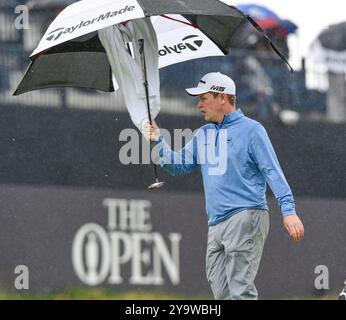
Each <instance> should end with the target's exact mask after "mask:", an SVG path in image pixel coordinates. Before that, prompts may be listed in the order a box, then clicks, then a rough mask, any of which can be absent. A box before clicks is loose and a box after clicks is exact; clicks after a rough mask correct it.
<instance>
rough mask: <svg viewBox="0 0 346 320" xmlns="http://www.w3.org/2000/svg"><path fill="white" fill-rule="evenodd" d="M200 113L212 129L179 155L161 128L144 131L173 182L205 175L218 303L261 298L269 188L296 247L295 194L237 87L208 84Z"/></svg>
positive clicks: (210, 262) (300, 229) (199, 92)
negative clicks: (245, 109)
mask: <svg viewBox="0 0 346 320" xmlns="http://www.w3.org/2000/svg"><path fill="white" fill-rule="evenodd" d="M186 91H187V92H188V94H190V95H192V96H198V97H199V102H198V108H199V110H200V111H201V112H202V114H203V116H204V119H205V120H206V121H207V122H208V124H206V125H204V126H202V127H201V128H200V129H199V130H197V132H196V133H195V134H194V136H193V138H192V139H191V141H190V142H189V143H187V144H186V146H185V147H184V148H183V149H182V150H180V151H179V152H173V151H172V150H171V149H170V148H169V146H168V145H167V144H166V142H165V141H164V139H163V137H162V136H161V135H160V130H159V128H158V127H157V125H156V123H155V122H153V123H152V125H151V126H150V125H149V124H148V126H146V128H144V130H143V134H144V136H145V138H146V139H147V140H149V139H150V140H151V141H156V148H157V150H158V151H159V156H160V157H159V162H160V165H161V167H162V168H163V169H164V170H166V171H167V172H169V173H170V174H172V175H183V174H187V173H190V172H193V171H194V170H196V169H197V168H200V170H201V171H202V177H203V185H204V192H205V200H206V212H207V215H208V225H209V230H208V244H207V253H206V271H207V279H208V282H209V284H210V286H211V289H212V292H213V295H214V298H215V299H257V297H258V295H257V290H256V287H255V285H254V280H255V277H256V274H257V270H258V267H259V264H260V260H261V255H262V251H263V246H264V243H265V240H266V237H267V234H268V230H269V218H268V205H267V201H266V195H265V192H266V184H267V183H268V184H269V186H270V188H271V190H272V191H273V193H274V195H275V197H276V199H277V201H278V204H279V207H280V211H281V214H282V216H283V223H284V226H285V228H286V229H287V231H288V233H289V235H290V236H291V237H292V239H293V240H295V241H298V240H300V239H301V238H302V237H303V236H304V226H303V224H302V222H301V221H300V219H299V218H298V216H297V214H296V210H295V204H294V199H293V195H292V192H291V189H290V187H289V185H288V183H287V181H286V179H285V176H284V174H283V172H282V170H281V168H280V165H279V162H278V159H277V157H276V155H275V152H274V149H273V146H272V144H271V142H270V140H269V137H268V135H267V132H266V130H265V129H264V127H263V126H262V125H261V124H260V123H258V122H257V121H254V120H252V119H250V118H248V117H246V116H244V114H243V113H242V111H241V110H240V109H237V108H236V86H235V84H234V82H233V80H232V79H231V78H229V77H228V76H226V75H224V74H221V73H219V72H213V73H208V74H206V75H205V76H203V77H202V79H201V80H200V81H199V83H198V86H197V87H196V88H190V89H186Z"/></svg>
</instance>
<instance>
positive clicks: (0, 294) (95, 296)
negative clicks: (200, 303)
mask: <svg viewBox="0 0 346 320" xmlns="http://www.w3.org/2000/svg"><path fill="white" fill-rule="evenodd" d="M209 299H212V297H211V296H184V295H179V294H168V293H163V292H140V291H138V292H135V291H133V292H125V293H117V292H114V291H111V290H107V289H72V290H65V291H62V292H56V293H49V294H32V293H30V291H29V292H24V291H23V292H20V293H7V292H4V291H0V300H209Z"/></svg>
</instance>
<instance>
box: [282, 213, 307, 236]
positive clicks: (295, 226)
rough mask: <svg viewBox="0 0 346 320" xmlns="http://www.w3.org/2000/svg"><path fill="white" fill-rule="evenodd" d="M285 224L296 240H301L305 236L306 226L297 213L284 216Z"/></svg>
mask: <svg viewBox="0 0 346 320" xmlns="http://www.w3.org/2000/svg"><path fill="white" fill-rule="evenodd" d="M284 226H285V228H286V229H287V231H288V233H289V235H290V236H291V237H292V239H293V240H294V241H299V240H301V239H302V238H303V237H304V226H303V223H302V222H301V221H300V219H299V218H298V216H297V215H295V214H294V215H290V216H286V217H284Z"/></svg>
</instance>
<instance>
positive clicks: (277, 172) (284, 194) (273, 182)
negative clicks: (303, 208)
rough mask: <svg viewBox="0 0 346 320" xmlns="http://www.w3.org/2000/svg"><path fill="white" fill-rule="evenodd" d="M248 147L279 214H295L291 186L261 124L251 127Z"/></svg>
mask: <svg viewBox="0 0 346 320" xmlns="http://www.w3.org/2000/svg"><path fill="white" fill-rule="evenodd" d="M249 148H250V154H251V156H252V158H253V159H254V161H255V162H256V164H257V167H258V169H259V171H260V172H261V173H262V174H263V175H264V177H265V179H266V181H267V183H268V184H269V186H270V189H271V190H272V192H273V194H274V196H275V198H276V199H277V201H278V204H279V207H280V211H281V214H282V215H283V216H288V215H292V214H295V213H296V212H295V203H294V199H293V195H292V191H291V188H290V186H289V185H288V183H287V180H286V178H285V176H284V174H283V172H282V169H281V167H280V164H279V161H278V159H277V157H276V154H275V151H274V148H273V146H272V144H271V142H270V140H269V137H268V134H267V132H266V130H265V129H264V127H263V126H262V125H261V124H257V125H256V126H255V127H254V128H253V129H252V131H251V134H250V142H249Z"/></svg>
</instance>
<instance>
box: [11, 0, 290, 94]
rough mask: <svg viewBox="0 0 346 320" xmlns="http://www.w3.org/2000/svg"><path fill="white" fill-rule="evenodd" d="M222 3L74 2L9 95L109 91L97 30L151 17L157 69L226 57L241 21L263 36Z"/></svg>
mask: <svg viewBox="0 0 346 320" xmlns="http://www.w3.org/2000/svg"><path fill="white" fill-rule="evenodd" d="M226 2H227V1H226V0H223V1H219V0H179V1H174V0H98V1H94V0H83V1H78V2H76V3H74V4H72V5H70V6H68V7H66V8H65V9H64V10H63V11H62V12H61V13H60V14H59V15H58V16H57V17H56V18H55V20H54V21H53V22H52V23H51V25H50V26H49V28H48V30H47V31H46V33H45V34H44V36H43V37H42V39H41V41H40V43H39V45H38V47H37V48H36V49H35V50H34V52H33V53H32V55H31V56H30V58H31V64H30V66H29V68H28V70H27V72H26V74H25V76H24V78H23V80H22V81H21V83H20V85H19V86H18V88H17V90H16V91H15V93H14V95H19V94H22V93H25V92H29V91H33V90H37V89H43V88H53V87H82V88H93V89H98V90H101V91H105V92H110V91H114V86H113V81H112V71H111V67H110V64H109V61H108V59H107V55H106V53H105V49H104V47H103V46H102V44H101V42H100V40H99V38H98V34H97V30H100V29H103V28H106V27H108V26H111V25H115V24H118V23H121V22H124V21H128V20H132V19H141V18H144V17H151V19H152V23H153V25H154V28H155V31H156V33H157V38H158V45H159V57H160V58H159V66H160V67H164V66H168V65H171V64H174V63H178V62H181V61H186V60H190V59H196V58H202V57H206V56H217V55H226V54H227V53H228V51H229V45H230V42H231V38H232V36H233V35H234V34H235V32H236V31H237V29H238V28H239V26H240V25H241V24H242V23H243V22H245V21H246V20H249V21H250V22H251V23H252V24H253V25H254V26H255V27H256V28H257V29H258V30H259V31H260V32H263V30H262V29H261V28H260V27H259V26H258V25H257V24H256V23H255V22H254V21H253V20H252V19H251V18H250V17H249V16H248V15H246V14H244V13H243V12H241V11H240V10H238V9H237V8H235V7H233V6H230V5H228V4H226ZM227 3H228V2H227ZM264 36H265V34H264ZM267 39H268V41H269V43H271V41H270V39H269V38H267ZM272 47H273V48H274V50H275V49H276V48H275V47H274V46H273V45H272ZM276 51H277V50H276ZM277 53H278V54H280V53H279V52H278V51H277ZM283 59H284V60H285V58H283ZM285 61H286V60H285ZM286 63H287V61H286Z"/></svg>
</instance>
